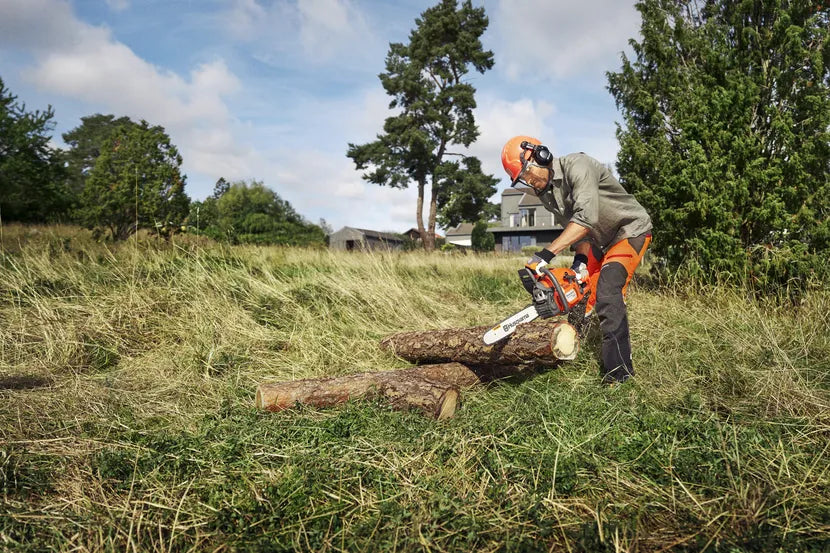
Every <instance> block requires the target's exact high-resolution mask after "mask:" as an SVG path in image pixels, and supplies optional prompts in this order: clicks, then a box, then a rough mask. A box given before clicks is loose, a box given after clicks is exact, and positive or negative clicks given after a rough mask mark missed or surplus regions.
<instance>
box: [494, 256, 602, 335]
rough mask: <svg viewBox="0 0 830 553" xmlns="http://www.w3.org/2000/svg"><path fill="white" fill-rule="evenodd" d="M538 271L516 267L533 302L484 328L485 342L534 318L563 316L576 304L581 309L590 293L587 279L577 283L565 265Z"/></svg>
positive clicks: (507, 333)
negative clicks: (488, 328) (486, 329)
mask: <svg viewBox="0 0 830 553" xmlns="http://www.w3.org/2000/svg"><path fill="white" fill-rule="evenodd" d="M541 271H542V274H541V275H538V274H537V273H535V272H534V271H532V270H530V269H528V268H527V267H525V268H523V269H521V270H519V278H521V280H522V284H523V285H524V287H525V289H526V290H527V291H528V292H529V293H530V296H531V297H532V298H533V303H532V304H530V305H528V306H527V307H525V308H524V309H522V310H521V311H519V312H518V313H515V314H513V315H511V316H510V317H508V318H507V319H505V320H503V321H501V322H500V323H499V324H497V325H496V326H494V327H493V328H491V329H490V330H488V331H487V332H486V333H485V334H484V343H485V344H487V345H490V344H495V343H496V342H498V341H500V340H502V339H504V338H506V337H507V336H509V335H510V334H512V333H513V331H514V330H516V326H518V325H520V324H524V323H528V322H530V321H533V320H535V319H537V318H542V319H548V318H550V317H556V316H558V315H567V314H569V313H571V310H572V309H574V308H575V307H576V308H578V307H579V306H581V308H582V310H583V311H584V309H585V303H586V302H587V300H588V298H587V297H586V296H589V295H590V293H591V292H590V290H589V289H588V283H587V282H580V281H579V280H578V279H577V277H576V273H575V272H574V271H573V269H569V268H566V267H557V268H555V269H553V270H550V269H548V268H547V267H543V268H542V269H541ZM583 300H585V301H583ZM580 302H582V303H580Z"/></svg>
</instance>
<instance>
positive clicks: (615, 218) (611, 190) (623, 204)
mask: <svg viewBox="0 0 830 553" xmlns="http://www.w3.org/2000/svg"><path fill="white" fill-rule="evenodd" d="M551 167H552V170H553V177H552V183H551V187H550V188H549V189H548V190H547V191H546V192H544V193H542V194H540V195H539V199H540V200H541V201H542V204H544V206H545V207H546V208H547V209H548V211H550V212H552V213H553V214H554V215H556V216H557V218H559V219H560V220H563V221H569V222H572V223H576V224H578V225H580V226H582V227H586V228H587V229H588V230H589V233H588V239H589V240H590V241H591V242H592V243H593V244H594V245H596V246H598V247H599V248H601V249H602V250H603V252H604V251H606V250H607V249H608V248H609V247H611V246H613V245H614V244H616V243H617V242H619V241H620V240H622V239H624V238H634V237H636V236H640V235H641V234H643V233H645V232H648V231H650V230H651V217H649V216H648V213H646V210H645V209H643V206H641V205H640V204H639V203H638V202H637V200H635V199H634V196H632V195H631V194H629V193H628V192H626V191H625V189H624V188H623V187H622V185H621V184H620V183H619V181H618V180H617V179H616V178H615V177H614V175H612V174H611V171H609V170H608V168H607V167H605V166H604V165H602V164H601V163H600V162H598V161H597V160H595V159H594V158H592V157H591V156H588V155H586V154H583V153H579V154H568V155H566V156H562V157H559V158H554V159H553V164H552V165H551Z"/></svg>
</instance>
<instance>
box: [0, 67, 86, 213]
mask: <svg viewBox="0 0 830 553" xmlns="http://www.w3.org/2000/svg"><path fill="white" fill-rule="evenodd" d="M53 117H54V112H53V111H52V108H51V106H50V107H48V108H47V109H46V111H28V110H26V105H25V104H22V103H20V102H18V101H17V97H16V96H14V95H12V94H11V92H9V90H8V89H7V88H6V87H5V85H4V84H3V80H2V79H0V219H1V220H4V221H27V222H43V221H49V220H56V219H60V218H61V217H63V216H65V215H66V212H67V209H68V207H69V204H70V202H71V195H70V193H69V190H68V189H67V187H66V185H65V180H66V176H65V172H64V170H63V165H62V163H61V154H60V152H59V150H57V149H56V148H54V147H53V146H52V145H51V144H50V141H51V138H52V136H51V131H52V130H53V128H54V123H53V121H52V118H53Z"/></svg>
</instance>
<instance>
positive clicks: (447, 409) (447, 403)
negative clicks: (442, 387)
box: [435, 388, 459, 421]
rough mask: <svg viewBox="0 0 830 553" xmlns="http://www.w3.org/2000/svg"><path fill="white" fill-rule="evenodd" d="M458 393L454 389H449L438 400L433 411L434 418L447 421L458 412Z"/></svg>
mask: <svg viewBox="0 0 830 553" xmlns="http://www.w3.org/2000/svg"><path fill="white" fill-rule="evenodd" d="M458 399H459V393H458V390H456V389H455V388H449V389H448V390H447V391H446V392H444V395H442V396H441V399H440V400H438V407H437V409H436V410H435V418H436V419H437V420H439V421H441V420H444V419H448V418H450V417H452V416H453V415H455V412H456V411H457V410H458V404H459V401H458Z"/></svg>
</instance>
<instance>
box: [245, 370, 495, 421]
mask: <svg viewBox="0 0 830 553" xmlns="http://www.w3.org/2000/svg"><path fill="white" fill-rule="evenodd" d="M478 382H479V378H478V376H476V374H475V373H473V372H472V371H471V370H470V369H468V368H467V367H465V366H464V365H462V364H460V363H445V364H440V365H425V366H420V367H413V368H409V369H401V370H395V371H381V372H369V373H360V374H352V375H347V376H341V377H336V378H317V379H307V380H296V381H292V382H275V383H265V384H260V386H259V388H257V393H256V406H257V407H258V408H260V409H267V410H269V411H281V410H283V409H287V408H289V407H291V406H293V405H295V404H296V403H301V404H305V405H311V406H314V407H329V406H332V405H337V404H340V403H344V402H346V401H349V400H350V399H357V398H371V397H383V398H385V399H386V400H387V401H389V403H390V405H391V406H392V407H393V408H395V409H411V408H415V409H418V410H419V411H421V412H423V413H424V414H425V415H427V416H430V417H433V418H436V419H438V420H442V419H446V418H449V417H451V416H453V414H455V411H456V410H457V409H458V407H459V404H460V401H459V399H460V394H459V389H460V388H464V387H468V386H472V385H474V384H477V383H478Z"/></svg>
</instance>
